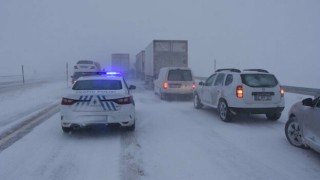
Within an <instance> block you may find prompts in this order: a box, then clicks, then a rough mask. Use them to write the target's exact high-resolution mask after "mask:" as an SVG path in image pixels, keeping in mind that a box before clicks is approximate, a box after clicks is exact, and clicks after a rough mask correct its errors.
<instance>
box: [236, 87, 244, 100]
mask: <svg viewBox="0 0 320 180" xmlns="http://www.w3.org/2000/svg"><path fill="white" fill-rule="evenodd" d="M236 94H237V97H238V98H243V87H242V86H237V92H236Z"/></svg>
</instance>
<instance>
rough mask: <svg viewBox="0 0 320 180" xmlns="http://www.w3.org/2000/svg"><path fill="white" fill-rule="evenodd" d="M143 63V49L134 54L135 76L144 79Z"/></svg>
mask: <svg viewBox="0 0 320 180" xmlns="http://www.w3.org/2000/svg"><path fill="white" fill-rule="evenodd" d="M144 64H145V51H144V50H142V51H140V52H139V53H138V54H137V55H136V62H135V68H136V78H138V79H141V80H144Z"/></svg>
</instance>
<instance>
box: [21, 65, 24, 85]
mask: <svg viewBox="0 0 320 180" xmlns="http://www.w3.org/2000/svg"><path fill="white" fill-rule="evenodd" d="M21 67H22V83H23V84H24V69H23V65H22V66H21Z"/></svg>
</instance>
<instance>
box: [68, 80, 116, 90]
mask: <svg viewBox="0 0 320 180" xmlns="http://www.w3.org/2000/svg"><path fill="white" fill-rule="evenodd" d="M72 89H73V90H120V89H122V83H121V80H80V81H77V82H76V83H75V84H74V86H73V87H72Z"/></svg>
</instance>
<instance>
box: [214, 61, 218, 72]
mask: <svg viewBox="0 0 320 180" xmlns="http://www.w3.org/2000/svg"><path fill="white" fill-rule="evenodd" d="M216 70H217V61H216V59H214V72H216Z"/></svg>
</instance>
